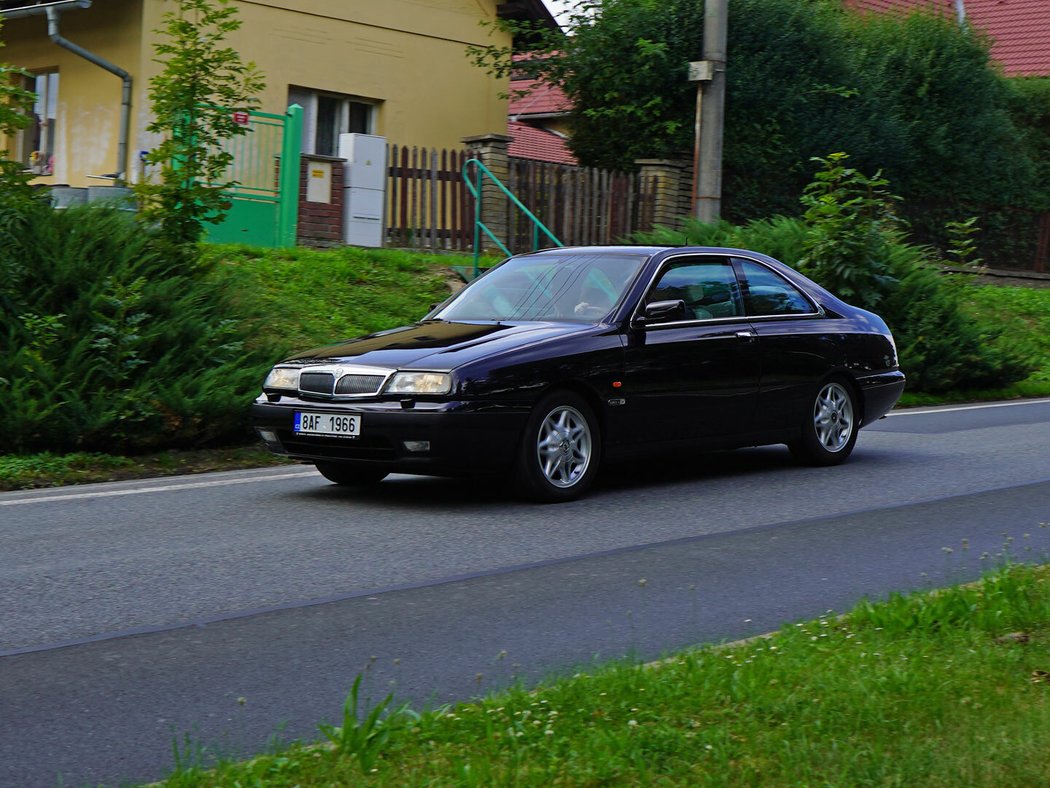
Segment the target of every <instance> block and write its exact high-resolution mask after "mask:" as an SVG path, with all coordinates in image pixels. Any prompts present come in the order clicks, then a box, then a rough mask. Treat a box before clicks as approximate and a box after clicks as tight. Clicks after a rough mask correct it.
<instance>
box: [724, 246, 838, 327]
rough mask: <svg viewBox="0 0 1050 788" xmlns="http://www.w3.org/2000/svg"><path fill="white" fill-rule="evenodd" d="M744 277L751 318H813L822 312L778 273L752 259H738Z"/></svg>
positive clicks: (745, 299)
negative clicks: (770, 316) (800, 316)
mask: <svg viewBox="0 0 1050 788" xmlns="http://www.w3.org/2000/svg"><path fill="white" fill-rule="evenodd" d="M737 263H738V264H739V266H740V271H741V273H742V274H743V279H744V282H743V295H744V308H745V309H746V310H747V315H748V317H763V316H769V315H812V314H815V313H816V312H817V311H818V310H817V308H816V306H814V304H813V302H812V301H810V300H809V298H807V297H806V296H805V295H803V293H802V291H801V290H799V289H798V288H797V287H795V286H794V285H793V284H791V282H789V281H788V280H787V279H785V278H784V277H782V276H781V275H780V274H778V273H776V272H775V271H771V270H770V269H768V268H766V267H765V266H764V265H759V264H758V263H755V262H752V261H751V260H739V259H738V260H737Z"/></svg>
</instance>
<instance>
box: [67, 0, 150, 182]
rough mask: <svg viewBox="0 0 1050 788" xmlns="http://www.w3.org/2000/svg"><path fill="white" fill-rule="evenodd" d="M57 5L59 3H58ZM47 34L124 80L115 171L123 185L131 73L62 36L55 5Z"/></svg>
mask: <svg viewBox="0 0 1050 788" xmlns="http://www.w3.org/2000/svg"><path fill="white" fill-rule="evenodd" d="M56 5H57V4H56ZM47 35H48V37H49V38H50V39H51V40H52V41H53V42H54V43H55V44H57V45H58V46H60V47H63V48H64V49H68V50H69V51H70V52H72V53H73V54H75V55H79V56H80V57H82V58H84V59H85V60H88V61H90V62H92V63H94V64H95V65H96V66H99V67H101V68H104V69H106V71H108V72H109V73H111V74H115V75H116V76H118V77H120V78H121V79H122V80H123V81H124V92H123V95H122V96H121V101H120V138H119V141H118V142H117V169H116V172H114V173H113V177H114V178H115V180H116V182H117V184H118V185H123V183H124V180H125V178H124V176H125V175H126V174H127V163H128V138H129V137H130V136H131V132H130V129H131V75H130V74H129V73H128V72H127V71H125V70H124V69H122V68H120V67H119V66H115V65H113V64H112V63H110V62H109V61H108V60H105V59H103V58H101V57H99V56H98V55H96V54H94V53H92V52H88V51H87V50H86V49H84V48H83V47H81V46H77V45H76V44H74V43H73V42H72V41H69V40H67V39H65V38H63V37H62V34H61V33H60V32H59V30H58V9H57V8H56V7H55V6H48V7H47Z"/></svg>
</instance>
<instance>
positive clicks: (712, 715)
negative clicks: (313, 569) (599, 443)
mask: <svg viewBox="0 0 1050 788" xmlns="http://www.w3.org/2000/svg"><path fill="white" fill-rule="evenodd" d="M1043 526H1044V527H1046V526H1047V524H1045V523H1044V524H1043ZM356 689H357V684H355V690H356ZM350 700H351V701H353V703H350V702H348V706H347V709H348V714H347V715H346V717H345V718H344V720H342V723H343V724H342V725H341V726H340V727H331V726H326V735H328V737H329V739H330V740H331V743H330V744H327V745H324V746H320V745H311V744H295V745H293V746H291V747H289V748H287V749H285V750H283V751H281V752H278V753H275V754H272V755H267V756H263V757H260V758H257V759H255V760H252V761H249V762H245V763H224V764H220V765H219V766H217V767H216V768H214V769H213V770H210V771H205V770H202V769H198V768H183V769H181V770H180V771H178V772H176V773H175V774H173V775H172V776H171V777H170V778H169V779H168V780H167V781H166V782H165V783H164V785H167V786H170V787H171V788H190V787H192V786H215V785H241V786H262V785H265V786H286V785H287V786H291V785H299V786H322V785H324V786H328V785H376V786H405V785H420V786H422V785H468V786H473V785H485V786H488V785H521V786H529V785H536V786H546V785H872V784H878V785H933V786H936V785H943V786H959V785H968V786H993V785H994V786H1010V785H1016V786H1027V785H1037V784H1044V783H1045V779H1046V775H1047V774H1048V773H1050V748H1048V747H1046V742H1047V741H1048V740H1050V572H1048V570H1047V568H1046V567H1033V566H1026V565H1014V566H1008V567H1004V568H1001V569H998V570H996V571H993V572H990V573H989V574H987V575H986V576H985V578H984V579H983V581H981V582H979V583H975V584H971V585H966V586H960V587H955V588H950V589H946V590H942V591H936V592H930V593H921V594H914V595H908V596H893V597H891V598H890V599H889V600H887V601H885V602H881V603H869V602H864V603H862V604H860V605H858V606H857V607H856V608H855V609H854V610H853V611H852V612H850V613H849V614H848V615H846V616H843V617H831V616H824V617H821V618H818V619H816V620H814V621H809V622H805V623H799V624H795V625H789V626H785V627H784V628H782V629H781V630H780V631H779V632H777V633H775V634H774V635H772V636H770V637H766V638H756V639H753V640H751V641H747V642H744V643H740V644H736V645H732V646H729V647H725V648H706V649H700V650H695V651H689V652H685V653H682V654H679V655H677V656H674V657H672V658H670V659H667V660H664V661H662V662H660V663H658V664H656V665H651V666H640V665H637V664H618V665H611V666H608V667H605V668H602V669H600V670H597V671H595V672H593V673H588V674H576V675H574V676H571V677H566V678H564V679H561V680H556V681H552V682H550V683H547V684H545V685H542V686H540V687H538V688H536V689H534V690H531V691H529V690H526V689H525V688H515V689H512V690H510V691H507V692H503V693H500V694H497V695H492V696H489V697H486V698H484V699H482V700H479V701H476V702H471V703H463V704H459V705H456V706H451V707H447V708H442V709H437V710H432V711H427V712H424V713H422V714H416V713H413V712H411V711H410V710H408V709H406V708H404V707H397V708H391V707H390V705H389V704H390V699H389V698H388V699H387V700H385V701H383V702H382V703H381V704H379V705H377V706H375V707H373V709H372V711H373V712H375V713H373V714H367V713H366V712H368V711H369V710H368V709H358V708H357V706H356V700H357V694H356V692H355V693H353V695H352V696H351V699H350Z"/></svg>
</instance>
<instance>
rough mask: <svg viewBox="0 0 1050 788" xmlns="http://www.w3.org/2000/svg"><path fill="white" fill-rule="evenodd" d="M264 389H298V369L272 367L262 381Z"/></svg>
mask: <svg viewBox="0 0 1050 788" xmlns="http://www.w3.org/2000/svg"><path fill="white" fill-rule="evenodd" d="M263 388H264V389H283V390H286V391H298V390H299V370H298V369H296V368H294V367H274V368H273V369H271V370H270V374H269V375H267V376H266V380H265V381H264V382H263Z"/></svg>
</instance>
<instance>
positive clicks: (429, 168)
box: [386, 145, 653, 253]
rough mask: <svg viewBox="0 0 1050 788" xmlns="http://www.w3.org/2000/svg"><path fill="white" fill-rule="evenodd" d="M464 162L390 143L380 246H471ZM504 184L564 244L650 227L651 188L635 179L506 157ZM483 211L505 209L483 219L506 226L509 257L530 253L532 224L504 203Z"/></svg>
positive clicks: (455, 154)
mask: <svg viewBox="0 0 1050 788" xmlns="http://www.w3.org/2000/svg"><path fill="white" fill-rule="evenodd" d="M468 158H469V154H468V153H467V152H466V151H465V150H451V151H450V150H441V151H438V150H436V149H429V150H428V149H426V148H417V147H411V148H410V147H408V146H398V145H391V146H390V150H389V154H388V158H387V161H388V181H387V211H386V215H387V239H386V240H387V245H389V246H397V247H410V248H426V249H444V250H454V251H470V250H471V249H472V246H473V242H474V201H473V198H472V197H471V195H470V193H469V191H468V190H467V188H466V184H465V183H464V181H463V176H462V169H463V164H464V163H465V162H466V161H467V159H468ZM504 185H505V186H506V187H507V188H508V189H510V191H511V192H512V193H513V194H514V195H515V196H516V197H517V198H518V199H519V200H521V202H522V203H524V204H525V206H526V207H527V208H528V209H529V210H530V211H532V213H533V214H535V215H536V216H537V217H538V218H539V219H540V220H541V221H542V222H543V223H544V224H545V225H546V226H547V227H548V229H550V231H551V232H552V233H554V235H555V236H556V237H557V238H558V239H559V240H560V241H561V242H562V243H563V244H565V245H566V246H575V245H582V244H610V243H618V242H620V241H623V240H625V239H626V238H627V237H628V236H629V235H630V234H631V233H634V232H637V231H639V230H647V229H650V228H651V227H652V215H653V210H652V207H653V199H652V184H650V183H646V182H644V180H643V179H642V178H641V177H640V176H638V175H637V174H631V173H616V172H610V171H607V170H597V169H590V168H584V167H571V166H565V165H559V164H550V163H547V162H538V161H532V160H529V159H515V158H511V159H510V172H509V176H508V178H507V182H506V183H505V184H504ZM483 210H484V211H485V212H486V214H489V212H490V211H505V215H504V216H503V217H499V216H497V217H496V220H495V221H494V219H493V216H492V215H486V216H485V217H484V221H485V222H486V224H488V225H489V226H496V225H502V226H505V227H506V228H507V230H508V232H507V236H506V237H505V238H501V240H502V241H503V242H504V243H505V244H506V245H507V246H508V247H509V248H510V250H511V251H512V252H515V253H517V252H523V251H528V250H530V249H531V248H532V243H533V232H532V225H531V223H530V222H529V221H528V220H527V219H526V218H525V217H524V216H523V215H522V214H521V213H520V212H519V211H518V210H517V209H515V208H514V207H513V206H512V205H510V201H509V200H505V199H499V200H488V201H487V202H486V204H485V205H484V206H483ZM500 219H502V221H500ZM542 245H549V244H545V243H541V246H542Z"/></svg>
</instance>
